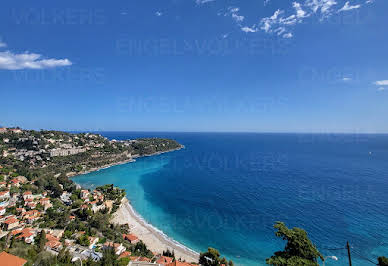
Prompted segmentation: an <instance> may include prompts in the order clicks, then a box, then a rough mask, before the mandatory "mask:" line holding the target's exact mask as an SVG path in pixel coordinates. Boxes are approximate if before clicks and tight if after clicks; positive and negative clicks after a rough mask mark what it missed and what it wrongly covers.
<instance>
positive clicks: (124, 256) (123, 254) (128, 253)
mask: <svg viewBox="0 0 388 266" xmlns="http://www.w3.org/2000/svg"><path fill="white" fill-rule="evenodd" d="M130 256H131V252H129V251H124V252H123V253H121V255H120V256H119V259H121V258H129V257H130Z"/></svg>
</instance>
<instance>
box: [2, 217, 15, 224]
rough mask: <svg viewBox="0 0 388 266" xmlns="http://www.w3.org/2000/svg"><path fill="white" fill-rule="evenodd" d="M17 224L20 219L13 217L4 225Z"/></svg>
mask: <svg viewBox="0 0 388 266" xmlns="http://www.w3.org/2000/svg"><path fill="white" fill-rule="evenodd" d="M17 222H19V220H18V219H16V218H13V217H11V218H9V219H8V220H6V221H5V222H4V223H6V224H13V223H17Z"/></svg>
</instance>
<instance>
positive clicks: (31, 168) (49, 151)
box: [0, 128, 193, 266]
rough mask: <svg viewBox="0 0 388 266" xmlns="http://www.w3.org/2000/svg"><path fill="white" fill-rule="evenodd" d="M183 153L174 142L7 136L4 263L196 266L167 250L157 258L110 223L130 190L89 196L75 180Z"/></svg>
mask: <svg viewBox="0 0 388 266" xmlns="http://www.w3.org/2000/svg"><path fill="white" fill-rule="evenodd" d="M179 147H180V145H179V144H178V143H177V142H175V141H173V140H163V139H141V140H129V141H114V140H112V141H110V140H108V139H106V138H104V137H102V136H100V135H97V134H87V133H86V134H70V133H63V132H54V131H40V132H37V131H25V130H21V129H19V128H14V129H6V128H1V129H0V149H1V150H0V155H1V156H0V251H3V252H2V253H0V256H3V257H4V258H5V259H6V260H11V261H13V260H14V262H15V263H16V262H18V263H19V264H15V265H72V263H76V261H77V260H82V261H83V263H84V265H85V263H86V265H169V266H172V265H174V266H175V265H178V266H179V265H180V266H190V265H193V264H190V263H187V262H184V261H181V260H180V259H179V258H175V257H174V253H173V252H171V251H168V250H166V252H163V254H157V253H155V252H152V251H151V250H149V249H148V248H147V247H146V245H145V244H144V243H143V242H142V241H141V240H140V239H138V237H137V236H136V235H134V234H132V233H131V231H130V229H129V228H128V226H126V225H115V224H111V223H110V218H111V215H112V214H113V213H114V212H115V211H116V210H117V209H118V208H119V207H120V204H121V202H122V200H123V198H124V197H125V191H124V190H122V189H120V188H116V187H114V186H113V185H105V186H101V187H97V188H95V189H93V190H88V189H84V188H81V187H80V186H79V185H77V184H75V183H74V182H73V181H72V180H71V179H69V177H70V176H73V175H75V174H78V173H83V172H86V171H90V170H92V169H94V168H95V167H101V166H104V165H109V164H114V163H119V162H122V161H127V160H132V159H133V158H136V157H138V156H142V155H148V154H152V153H157V152H163V151H167V150H171V149H177V148H179Z"/></svg>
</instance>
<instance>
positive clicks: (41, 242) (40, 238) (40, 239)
mask: <svg viewBox="0 0 388 266" xmlns="http://www.w3.org/2000/svg"><path fill="white" fill-rule="evenodd" d="M35 241H36V243H37V248H38V251H39V252H41V251H43V250H44V246H45V245H46V242H47V239H46V232H45V231H44V230H42V231H40V233H39V234H38V235H37V239H35Z"/></svg>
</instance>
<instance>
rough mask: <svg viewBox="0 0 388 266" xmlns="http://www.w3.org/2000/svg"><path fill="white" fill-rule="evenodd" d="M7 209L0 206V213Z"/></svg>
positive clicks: (2, 213)
mask: <svg viewBox="0 0 388 266" xmlns="http://www.w3.org/2000/svg"><path fill="white" fill-rule="evenodd" d="M6 211H7V209H6V208H5V207H0V215H4V214H5V212H6Z"/></svg>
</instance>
